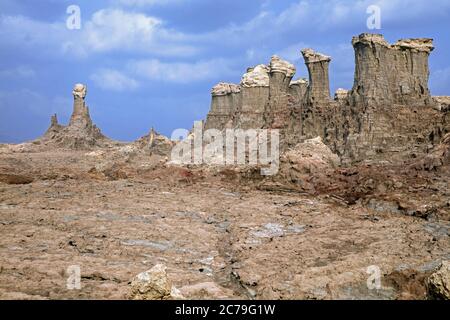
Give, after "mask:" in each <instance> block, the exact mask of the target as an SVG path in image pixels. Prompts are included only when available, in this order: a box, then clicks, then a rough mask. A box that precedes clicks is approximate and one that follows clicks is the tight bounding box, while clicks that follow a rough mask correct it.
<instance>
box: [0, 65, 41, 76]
mask: <svg viewBox="0 0 450 320" xmlns="http://www.w3.org/2000/svg"><path fill="white" fill-rule="evenodd" d="M35 76H36V71H34V69H33V68H30V67H28V66H18V67H17V68H12V69H4V70H0V77H2V78H3V77H5V78H25V79H29V78H34V77H35Z"/></svg>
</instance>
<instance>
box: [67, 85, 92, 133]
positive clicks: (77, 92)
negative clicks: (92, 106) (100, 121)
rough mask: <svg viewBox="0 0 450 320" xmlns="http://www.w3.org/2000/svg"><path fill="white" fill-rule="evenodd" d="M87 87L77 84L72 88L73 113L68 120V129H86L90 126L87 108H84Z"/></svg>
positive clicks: (90, 121)
mask: <svg viewBox="0 0 450 320" xmlns="http://www.w3.org/2000/svg"><path fill="white" fill-rule="evenodd" d="M86 94H87V86H86V85H84V84H81V83H78V84H76V85H75V86H74V88H73V91H72V95H73V98H74V101H73V112H72V116H71V118H70V123H69V127H79V128H86V127H90V126H92V120H91V117H90V115H89V108H88V107H87V106H86V102H85V99H86Z"/></svg>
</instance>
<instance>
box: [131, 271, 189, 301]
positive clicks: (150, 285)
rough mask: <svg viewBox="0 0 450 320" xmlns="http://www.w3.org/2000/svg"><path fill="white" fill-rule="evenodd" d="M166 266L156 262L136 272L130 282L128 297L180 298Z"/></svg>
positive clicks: (150, 298)
mask: <svg viewBox="0 0 450 320" xmlns="http://www.w3.org/2000/svg"><path fill="white" fill-rule="evenodd" d="M166 269H167V268H166V266H165V265H162V264H158V265H156V266H154V267H153V268H152V269H150V270H148V271H145V272H142V273H140V274H138V275H137V276H136V277H135V278H134V279H133V281H132V282H131V288H130V293H129V297H130V299H132V300H173V299H182V298H183V297H182V296H181V294H180V293H179V291H178V290H177V289H176V288H175V287H174V286H173V285H172V281H171V280H170V279H169V277H168V276H167V273H166Z"/></svg>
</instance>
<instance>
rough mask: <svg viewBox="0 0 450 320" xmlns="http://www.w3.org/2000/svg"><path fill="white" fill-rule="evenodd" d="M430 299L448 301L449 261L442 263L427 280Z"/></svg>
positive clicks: (449, 289)
mask: <svg viewBox="0 0 450 320" xmlns="http://www.w3.org/2000/svg"><path fill="white" fill-rule="evenodd" d="M427 289H428V294H429V296H430V298H432V299H439V300H450V261H442V263H441V265H440V266H439V268H438V269H437V270H436V272H435V273H433V274H432V275H431V276H430V277H429V278H428V280H427Z"/></svg>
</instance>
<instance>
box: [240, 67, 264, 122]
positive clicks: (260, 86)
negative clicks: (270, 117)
mask: <svg viewBox="0 0 450 320" xmlns="http://www.w3.org/2000/svg"><path fill="white" fill-rule="evenodd" d="M269 71H270V69H269V67H268V66H266V65H263V64H260V65H258V66H256V67H254V68H249V69H248V70H247V73H246V74H244V76H243V77H242V80H241V98H240V106H238V108H237V110H238V114H237V117H236V118H235V120H234V123H233V125H234V126H235V127H238V128H242V129H252V128H261V127H262V126H264V112H265V108H266V104H267V102H268V100H269V81H270V80H269Z"/></svg>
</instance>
